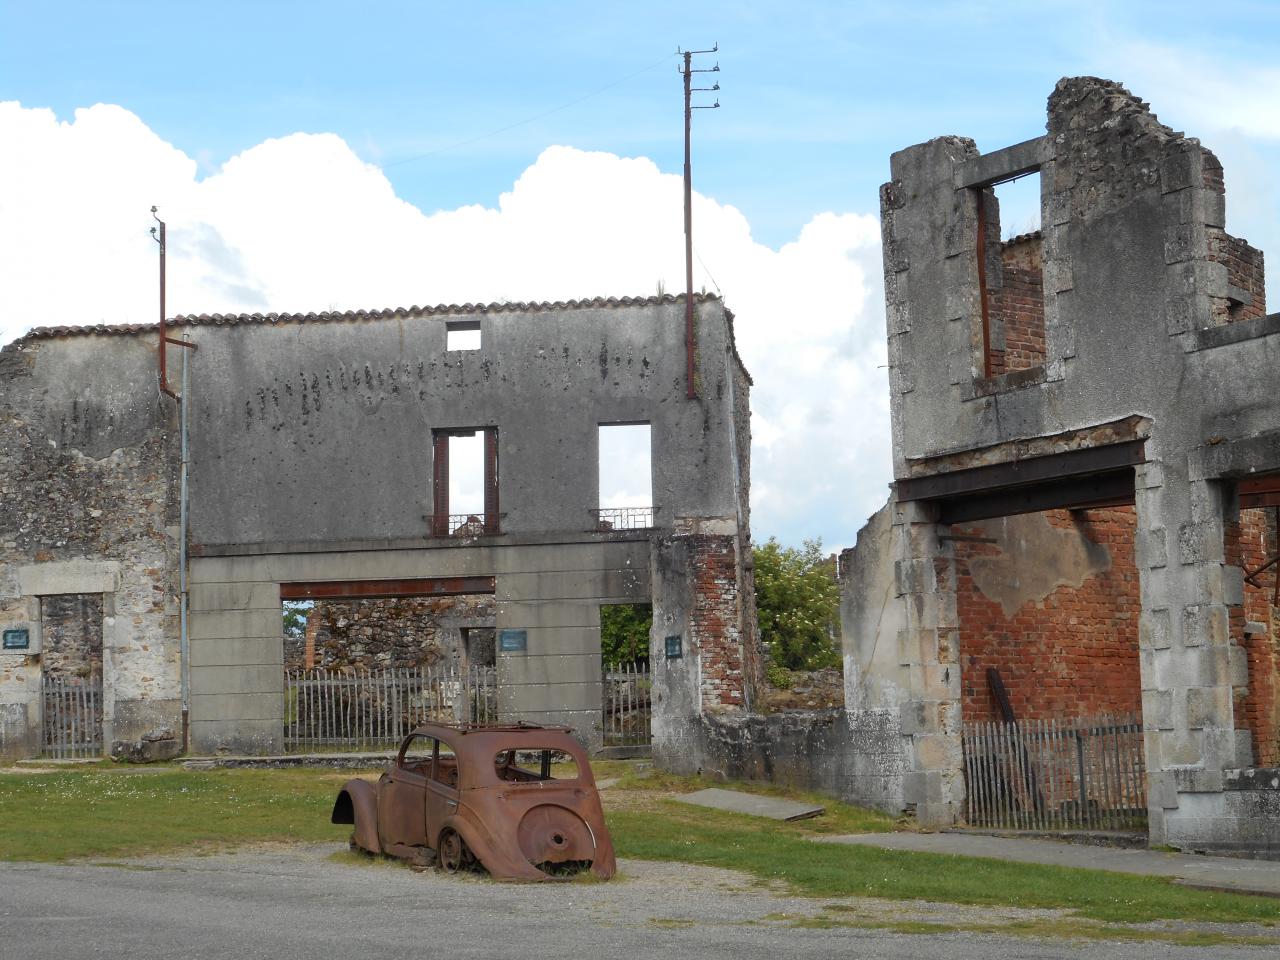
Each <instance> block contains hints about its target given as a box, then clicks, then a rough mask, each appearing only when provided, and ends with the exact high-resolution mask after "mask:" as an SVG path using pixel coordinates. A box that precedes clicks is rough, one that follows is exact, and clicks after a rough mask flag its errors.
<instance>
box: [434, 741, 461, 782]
mask: <svg viewBox="0 0 1280 960" xmlns="http://www.w3.org/2000/svg"><path fill="white" fill-rule="evenodd" d="M431 779H432V780H434V781H436V783H443V784H444V785H445V786H446V787H457V786H458V758H457V756H456V755H455V754H454V752H453V747H451V746H449V745H448V744H447V743H445V742H444V741H443V740H437V741H436V753H435V760H434V762H433V763H432V764H431Z"/></svg>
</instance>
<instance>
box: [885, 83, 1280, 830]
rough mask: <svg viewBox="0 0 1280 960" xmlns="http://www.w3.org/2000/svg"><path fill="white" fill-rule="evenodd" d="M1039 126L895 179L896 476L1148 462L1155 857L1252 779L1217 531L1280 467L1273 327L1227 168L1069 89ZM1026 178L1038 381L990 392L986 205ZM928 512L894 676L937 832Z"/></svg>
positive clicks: (947, 815)
mask: <svg viewBox="0 0 1280 960" xmlns="http://www.w3.org/2000/svg"><path fill="white" fill-rule="evenodd" d="M1047 128H1048V132H1047V135H1046V136H1044V137H1042V138H1038V139H1036V140H1033V141H1029V142H1028V143H1026V144H1021V145H1017V146H1015V147H1011V148H1008V149H1007V150H1006V151H1002V152H998V153H996V154H993V155H986V156H982V155H979V153H978V151H977V149H976V147H975V145H974V143H973V141H971V140H967V139H964V138H959V137H944V138H940V139H937V140H932V141H929V142H928V143H924V144H919V145H917V146H914V147H910V148H908V149H906V150H903V151H900V152H898V153H896V154H894V156H893V158H892V161H891V170H892V180H891V181H890V182H889V183H886V184H885V185H884V187H883V188H882V195H881V196H882V221H883V232H884V241H885V242H884V256H885V290H886V299H887V303H888V336H889V357H890V380H891V390H892V431H893V443H894V471H895V476H896V477H897V478H899V479H908V478H919V477H927V476H937V475H940V474H944V473H948V472H951V471H955V470H960V469H965V468H968V467H974V466H977V465H980V464H993V463H1010V462H1013V461H1018V460H1022V459H1025V458H1027V457H1029V456H1036V455H1041V454H1048V453H1053V452H1058V451H1060V450H1068V449H1082V448H1089V447H1099V446H1102V445H1104V444H1107V443H1111V442H1117V441H1121V440H1130V439H1140V440H1144V441H1145V455H1146V462H1145V463H1144V464H1142V465H1140V466H1139V467H1138V468H1137V469H1136V470H1135V471H1134V473H1135V485H1136V511H1137V518H1138V522H1137V531H1136V540H1137V565H1138V570H1139V580H1140V593H1141V598H1142V611H1141V618H1140V624H1139V631H1140V664H1141V682H1142V689H1143V715H1144V720H1145V723H1146V729H1147V734H1146V752H1147V763H1148V769H1149V771H1150V778H1149V780H1150V782H1149V786H1150V791H1149V799H1150V806H1149V812H1150V820H1151V836H1152V840H1153V842H1156V843H1160V842H1164V840H1165V838H1167V837H1170V836H1175V835H1176V836H1178V837H1182V838H1185V837H1186V836H1188V832H1187V831H1188V830H1193V829H1195V828H1191V827H1186V826H1185V824H1182V823H1181V821H1182V820H1183V819H1184V818H1191V819H1192V820H1194V821H1195V823H1197V824H1200V825H1203V824H1204V823H1205V822H1206V821H1207V819H1211V818H1206V817H1205V816H1203V815H1202V814H1203V810H1201V809H1200V807H1202V806H1203V805H1205V804H1208V805H1209V806H1213V805H1214V804H1218V805H1221V804H1224V803H1226V802H1227V801H1226V799H1225V798H1224V794H1223V791H1222V782H1223V776H1224V771H1229V770H1235V769H1242V768H1248V767H1249V766H1250V764H1251V763H1252V756H1251V748H1250V742H1249V741H1250V738H1249V731H1248V730H1246V729H1243V728H1242V726H1241V724H1240V723H1238V722H1237V717H1236V716H1235V696H1234V689H1235V688H1238V687H1240V686H1242V685H1244V684H1246V683H1247V677H1246V669H1247V668H1246V658H1245V656H1244V651H1243V650H1242V649H1241V648H1240V647H1239V645H1238V644H1236V643H1234V642H1232V639H1231V637H1230V636H1229V631H1228V629H1227V624H1228V620H1229V615H1230V613H1229V611H1230V610H1231V608H1233V607H1237V606H1239V605H1240V604H1241V602H1242V600H1243V593H1242V589H1241V575H1240V571H1239V568H1238V567H1235V566H1234V565H1232V564H1229V563H1227V562H1226V558H1225V555H1224V531H1225V528H1226V525H1227V524H1229V523H1231V522H1232V521H1233V520H1234V518H1235V513H1236V510H1237V504H1236V500H1235V481H1236V479H1238V478H1240V477H1243V476H1247V475H1249V474H1250V473H1251V472H1265V471H1273V470H1277V469H1280V400H1277V398H1276V395H1275V392H1274V391H1273V390H1270V389H1268V387H1267V385H1268V384H1269V383H1270V382H1271V381H1272V380H1273V379H1274V376H1273V372H1274V370H1275V369H1276V366H1277V363H1278V362H1280V316H1265V315H1260V316H1254V317H1253V318H1252V319H1249V318H1248V316H1247V315H1246V314H1243V313H1241V312H1240V311H1239V310H1236V311H1234V312H1233V311H1232V309H1231V303H1232V302H1233V301H1232V299H1231V297H1232V295H1233V294H1232V289H1231V285H1230V284H1229V265H1228V263H1226V262H1225V260H1226V259H1228V258H1226V257H1224V256H1222V255H1221V253H1222V250H1221V245H1220V243H1219V241H1220V239H1221V237H1223V236H1226V234H1225V233H1224V230H1225V198H1224V192H1223V184H1222V179H1221V166H1220V165H1219V164H1218V163H1217V160H1216V159H1215V158H1214V157H1213V155H1212V154H1211V153H1210V152H1209V151H1208V150H1206V149H1205V148H1204V147H1202V146H1201V145H1200V143H1199V142H1198V141H1196V140H1194V139H1190V138H1187V137H1185V136H1183V135H1181V134H1178V133H1175V132H1174V131H1172V130H1170V129H1169V128H1168V127H1165V126H1163V125H1161V124H1160V123H1159V122H1158V121H1157V120H1156V118H1155V117H1154V115H1152V114H1151V113H1150V111H1149V109H1148V108H1147V106H1146V105H1145V104H1143V103H1142V102H1141V101H1139V100H1138V99H1137V98H1136V97H1133V96H1132V95H1131V94H1129V92H1128V91H1126V90H1124V89H1123V88H1122V87H1120V86H1119V85H1118V84H1114V83H1111V82H1109V81H1103V80H1098V79H1096V78H1088V77H1085V78H1073V79H1069V80H1063V81H1061V82H1060V83H1059V84H1058V86H1057V88H1056V89H1055V90H1054V92H1053V94H1052V95H1051V96H1050V98H1049V109H1048V125H1047ZM1034 167H1038V169H1039V171H1040V180H1041V222H1042V224H1043V228H1042V232H1043V240H1042V243H1043V247H1042V258H1043V292H1044V307H1043V310H1044V325H1045V360H1044V363H1043V364H1042V365H1039V366H1036V367H1032V368H1030V369H1027V370H1015V371H1011V372H1008V373H1004V374H1000V375H997V376H992V377H987V376H985V375H984V374H985V371H984V350H983V336H982V334H983V322H982V311H981V306H982V297H981V295H980V290H979V283H978V260H977V240H978V218H977V212H978V204H979V203H980V202H981V201H982V194H983V191H982V189H981V184H982V183H984V182H989V181H990V180H991V179H994V178H998V177H1000V176H1003V175H1005V174H1008V173H1010V172H1014V171H1016V170H1021V169H1027V168H1034ZM971 184H977V185H979V186H977V187H972V186H970V185H971ZM1237 272H1239V271H1237ZM1255 287H1256V283H1255ZM1254 299H1255V300H1256V299H1258V298H1254ZM938 515H939V514H938V507H937V505H936V504H935V503H930V502H927V501H912V502H900V503H898V504H897V505H896V506H895V516H894V526H895V533H894V535H893V539H894V543H895V547H894V552H895V564H896V567H895V571H896V578H897V588H896V589H897V593H898V595H899V596H901V597H902V599H903V601H904V604H905V609H906V611H907V625H906V628H905V630H904V631H903V632H902V634H901V636H902V638H903V643H904V644H905V645H906V647H907V648H909V650H910V651H911V652H910V654H909V656H908V657H907V658H906V661H907V662H905V663H902V664H900V665H899V671H898V673H899V675H903V673H904V669H903V668H905V675H907V676H909V677H910V678H911V699H912V701H913V702H914V703H915V704H916V705H917V708H918V710H919V712H920V714H921V715H922V716H923V717H924V718H925V723H924V726H923V727H922V728H920V729H918V730H916V731H915V732H913V733H912V734H911V735H910V738H909V741H908V748H909V750H910V752H911V756H912V760H911V766H912V770H911V772H910V773H909V774H908V776H907V778H906V784H907V794H908V799H909V801H911V802H917V803H919V804H920V805H921V807H920V809H921V811H922V815H923V817H924V819H926V820H928V821H931V822H939V823H946V822H952V821H954V820H955V819H956V818H957V817H958V816H959V815H960V812H961V810H962V803H963V799H964V782H963V777H962V776H961V773H960V750H959V721H960V716H959V710H958V709H957V706H958V702H959V698H960V688H959V685H958V682H957V680H958V677H957V676H956V674H957V671H955V670H954V669H952V668H954V666H956V665H957V662H958V657H959V645H958V623H957V608H956V576H957V571H956V564H955V550H954V548H953V546H952V543H951V542H950V541H948V540H945V539H940V536H942V535H944V534H945V533H946V530H945V528H942V527H940V526H939V525H938V523H937V518H938ZM1193 808H1195V810H1196V812H1195V813H1192V812H1191V811H1192V809H1193ZM1272 829H1280V824H1276V825H1275V826H1274V827H1273V828H1272Z"/></svg>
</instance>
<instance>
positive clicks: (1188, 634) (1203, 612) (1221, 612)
mask: <svg viewBox="0 0 1280 960" xmlns="http://www.w3.org/2000/svg"><path fill="white" fill-rule="evenodd" d="M1229 636H1230V621H1229V619H1228V617H1227V608H1226V607H1224V606H1222V605H1221V604H1219V603H1193V604H1189V605H1187V606H1185V607H1183V608H1182V645H1183V646H1184V647H1198V646H1201V645H1207V646H1211V647H1214V646H1224V645H1225V644H1226V643H1227V640H1228V638H1229Z"/></svg>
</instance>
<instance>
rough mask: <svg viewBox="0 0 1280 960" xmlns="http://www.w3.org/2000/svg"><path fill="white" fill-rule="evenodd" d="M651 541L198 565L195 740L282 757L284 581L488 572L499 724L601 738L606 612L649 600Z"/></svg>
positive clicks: (196, 746)
mask: <svg viewBox="0 0 1280 960" xmlns="http://www.w3.org/2000/svg"><path fill="white" fill-rule="evenodd" d="M648 546H649V545H648V541H647V539H646V538H644V537H641V538H637V539H632V540H621V539H616V540H610V541H605V542H594V543H593V542H580V543H548V544H527V545H523V546H503V547H494V546H449V545H441V546H433V547H419V548H417V549H397V550H385V549H384V550H363V551H357V550H351V551H335V552H328V551H316V552H310V553H306V552H294V553H289V554H260V555H257V556H227V557H216V558H214V557H206V558H199V559H196V560H194V561H193V563H192V567H191V692H192V698H191V741H192V750H193V751H194V752H197V753H217V752H232V753H278V752H280V750H281V749H282V748H283V743H282V741H281V734H282V723H283V718H284V696H283V686H282V681H281V671H282V669H283V668H282V657H283V640H282V638H281V631H280V622H281V615H282V611H281V601H280V584H281V583H293V582H314V581H326V580H358V579H396V578H406V577H462V576H492V577H494V578H495V586H496V595H495V597H494V600H495V602H496V627H497V629H498V630H499V631H501V630H504V629H516V630H525V631H527V634H528V648H527V650H526V651H524V652H521V653H504V652H501V651H500V652H499V653H498V693H499V704H498V707H499V713H500V718H501V719H502V720H509V721H515V720H526V721H529V722H531V723H557V724H559V723H566V724H569V725H570V726H573V727H574V728H575V729H576V730H577V731H578V733H579V735H580V736H581V737H582V738H583V739H584V740H586V741H587V742H588V743H589V744H592V745H594V744H596V743H598V742H599V737H600V723H601V689H600V684H601V674H600V611H599V608H600V605H601V604H605V603H629V602H639V601H644V600H647V599H648V597H649V577H648Z"/></svg>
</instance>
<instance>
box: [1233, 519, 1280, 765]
mask: <svg viewBox="0 0 1280 960" xmlns="http://www.w3.org/2000/svg"><path fill="white" fill-rule="evenodd" d="M1276 539H1277V538H1276V525H1275V511H1274V509H1273V508H1255V509H1249V510H1241V511H1240V519H1239V521H1238V522H1237V523H1232V524H1228V525H1227V532H1226V557H1227V562H1228V563H1232V564H1237V565H1239V566H1240V567H1242V568H1243V569H1244V570H1246V571H1248V570H1256V569H1257V568H1258V567H1260V566H1262V565H1263V564H1264V563H1266V562H1267V560H1269V559H1271V557H1273V556H1275V555H1276V550H1277V546H1276ZM1274 569H1275V568H1274V567H1273V568H1272V570H1268V571H1267V572H1266V573H1263V574H1261V575H1260V576H1259V577H1258V582H1259V583H1260V584H1261V586H1258V587H1255V586H1252V585H1251V584H1248V583H1246V584H1245V585H1244V606H1243V607H1233V608H1232V609H1231V639H1232V640H1233V641H1235V642H1236V643H1238V644H1239V645H1240V646H1241V647H1243V648H1244V651H1245V655H1246V656H1247V657H1248V660H1249V684H1248V686H1247V687H1246V688H1245V689H1244V690H1240V691H1237V702H1236V716H1237V723H1239V724H1240V725H1241V726H1244V727H1246V728H1248V730H1249V733H1250V735H1251V737H1252V740H1253V761H1254V763H1255V764H1257V765H1258V766H1263V767H1271V766H1276V765H1277V764H1280V647H1278V646H1277V641H1280V637H1277V635H1276V619H1277V618H1276V612H1275V611H1274V610H1273V609H1272V606H1271V600H1272V598H1273V596H1274V590H1275V573H1274ZM1247 622H1253V623H1261V624H1264V625H1265V626H1266V627H1267V628H1268V629H1267V633H1266V634H1265V635H1263V636H1251V637H1246V636H1245V624H1246V623H1247Z"/></svg>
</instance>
